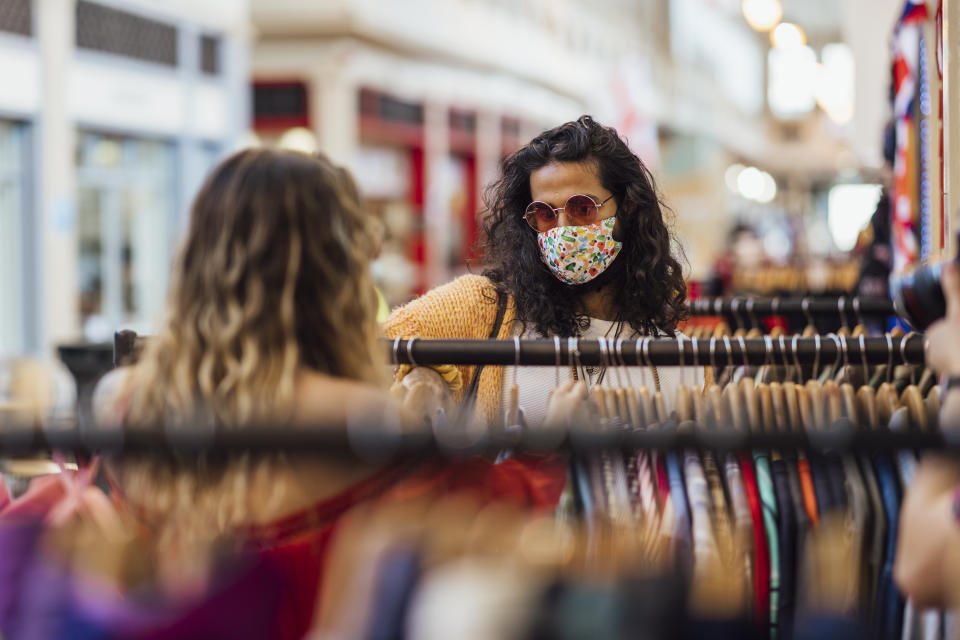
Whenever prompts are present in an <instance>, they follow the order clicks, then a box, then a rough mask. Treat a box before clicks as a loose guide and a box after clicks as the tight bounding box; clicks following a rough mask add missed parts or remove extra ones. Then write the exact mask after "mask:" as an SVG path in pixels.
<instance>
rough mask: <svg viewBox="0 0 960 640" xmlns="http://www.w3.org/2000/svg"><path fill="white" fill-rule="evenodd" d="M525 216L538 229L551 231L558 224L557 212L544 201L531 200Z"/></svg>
mask: <svg viewBox="0 0 960 640" xmlns="http://www.w3.org/2000/svg"><path fill="white" fill-rule="evenodd" d="M525 217H526V218H527V222H528V223H529V224H530V226H531V227H533V228H534V229H536V230H537V231H549V230H550V229H553V228H554V227H555V226H557V214H556V212H555V211H554V210H553V209H551V208H550V207H549V206H547V205H546V204H544V203H543V202H531V203H530V205H529V206H528V207H527V212H526V216H525Z"/></svg>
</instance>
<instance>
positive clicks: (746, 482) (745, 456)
mask: <svg viewBox="0 0 960 640" xmlns="http://www.w3.org/2000/svg"><path fill="white" fill-rule="evenodd" d="M740 473H741V475H742V476H743V488H744V492H745V493H746V494H747V503H748V504H749V505H750V519H751V520H752V521H753V567H754V570H753V615H754V621H755V622H756V624H757V627H758V628H760V629H763V630H766V629H768V628H769V627H768V623H769V621H770V549H769V547H767V534H766V529H765V528H764V524H763V509H762V507H761V506H760V490H759V489H758V488H757V476H756V474H755V473H754V471H753V459H752V458H751V457H750V454H749V453H742V454H740Z"/></svg>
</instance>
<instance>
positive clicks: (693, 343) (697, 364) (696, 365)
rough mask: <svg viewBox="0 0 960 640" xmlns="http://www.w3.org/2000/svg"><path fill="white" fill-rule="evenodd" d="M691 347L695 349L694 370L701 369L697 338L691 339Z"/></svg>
mask: <svg viewBox="0 0 960 640" xmlns="http://www.w3.org/2000/svg"><path fill="white" fill-rule="evenodd" d="M690 343H691V346H692V347H693V368H694V369H699V368H700V346H699V344H698V341H697V339H696V338H690Z"/></svg>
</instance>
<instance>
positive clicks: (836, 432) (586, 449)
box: [0, 421, 960, 461]
mask: <svg viewBox="0 0 960 640" xmlns="http://www.w3.org/2000/svg"><path fill="white" fill-rule="evenodd" d="M687 448H700V449H709V450H715V451H716V450H719V451H732V450H746V449H754V448H759V449H803V450H808V451H812V452H816V453H823V454H830V453H844V452H849V451H893V450H901V449H917V450H920V449H949V450H960V431H957V430H945V431H943V432H892V431H889V430H887V429H877V430H858V429H856V428H855V427H853V425H852V424H850V423H849V422H847V421H842V422H838V423H836V424H835V425H834V426H832V427H831V428H829V429H825V430H823V431H810V432H776V433H770V432H761V433H751V432H742V431H736V430H734V429H728V430H716V431H703V430H680V431H678V430H677V429H675V428H666V429H655V430H649V431H640V430H630V429H627V428H625V427H624V428H608V429H605V430H602V431H598V430H597V429H596V428H595V427H594V428H590V429H574V430H570V431H567V430H561V429H555V428H544V429H537V430H527V431H522V432H518V433H507V432H504V431H492V432H484V433H483V434H481V435H480V436H475V435H471V434H469V433H467V432H464V431H459V432H456V433H448V434H443V433H441V432H434V431H422V432H418V433H398V432H395V431H390V430H386V429H383V428H376V427H351V428H350V429H344V428H343V427H342V426H340V427H339V428H335V427H330V426H325V427H323V428H320V427H318V428H302V427H298V428H295V429H292V428H283V427H279V426H275V427H272V428H271V427H249V428H243V429H225V430H221V431H218V432H216V433H212V432H209V431H203V430H199V429H179V430H160V429H128V430H116V429H115V430H105V429H104V430H85V431H81V430H79V429H76V428H71V429H61V430H53V431H50V430H47V431H44V432H41V431H39V430H35V429H19V430H13V431H5V432H4V433H3V434H2V436H0V457H22V456H27V455H35V454H36V453H38V452H46V451H64V452H73V453H76V454H83V455H88V454H107V455H124V456H127V455H130V456H137V455H146V456H161V457H162V456H175V457H179V456H187V457H189V456H194V455H210V454H219V455H223V454H229V453H237V452H240V451H258V452H264V453H268V452H285V453H288V454H303V455H321V454H326V455H337V456H349V457H351V458H359V459H366V460H378V461H379V460H386V459H397V458H410V457H417V456H433V455H442V456H445V457H459V456H472V455H481V454H484V455H485V454H494V453H497V452H501V451H504V450H511V451H514V452H517V453H547V452H555V451H566V452H573V453H592V452H598V451H610V450H623V451H636V450H639V449H656V450H680V449H687Z"/></svg>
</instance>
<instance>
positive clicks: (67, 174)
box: [34, 0, 81, 350]
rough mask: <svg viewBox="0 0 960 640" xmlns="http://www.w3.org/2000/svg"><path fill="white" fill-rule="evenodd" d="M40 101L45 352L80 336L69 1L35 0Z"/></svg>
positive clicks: (39, 197)
mask: <svg viewBox="0 0 960 640" xmlns="http://www.w3.org/2000/svg"><path fill="white" fill-rule="evenodd" d="M34 7H35V9H36V26H37V39H38V43H39V48H40V55H41V60H42V63H41V78H42V79H41V87H42V89H41V91H42V96H43V97H42V102H41V107H40V112H39V118H38V123H37V124H38V127H37V132H38V137H37V146H36V148H37V158H38V161H37V165H36V166H37V167H38V171H39V174H38V180H37V181H36V194H37V201H38V204H39V209H38V211H39V215H40V217H41V219H42V221H43V225H42V232H41V233H42V240H41V245H42V246H41V252H40V254H41V255H40V258H39V260H38V262H39V265H38V266H39V268H40V270H41V277H40V278H39V279H38V280H39V281H40V282H41V283H42V284H41V288H42V293H41V313H40V322H41V323H42V327H41V329H40V336H41V344H43V345H44V346H45V348H47V349H48V350H51V349H52V348H54V347H55V346H56V345H57V344H59V343H62V342H66V341H73V340H76V339H78V338H79V337H80V336H81V327H80V326H79V309H78V294H79V291H78V289H79V287H78V283H77V232H76V226H77V216H76V185H75V167H74V158H73V149H74V145H75V139H76V130H75V127H74V123H73V122H71V120H70V115H69V112H68V104H67V98H68V96H67V87H68V86H69V82H68V78H69V74H70V60H71V57H72V55H73V49H74V31H75V27H74V24H75V19H74V15H75V0H37V2H36V3H35V4H34Z"/></svg>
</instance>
